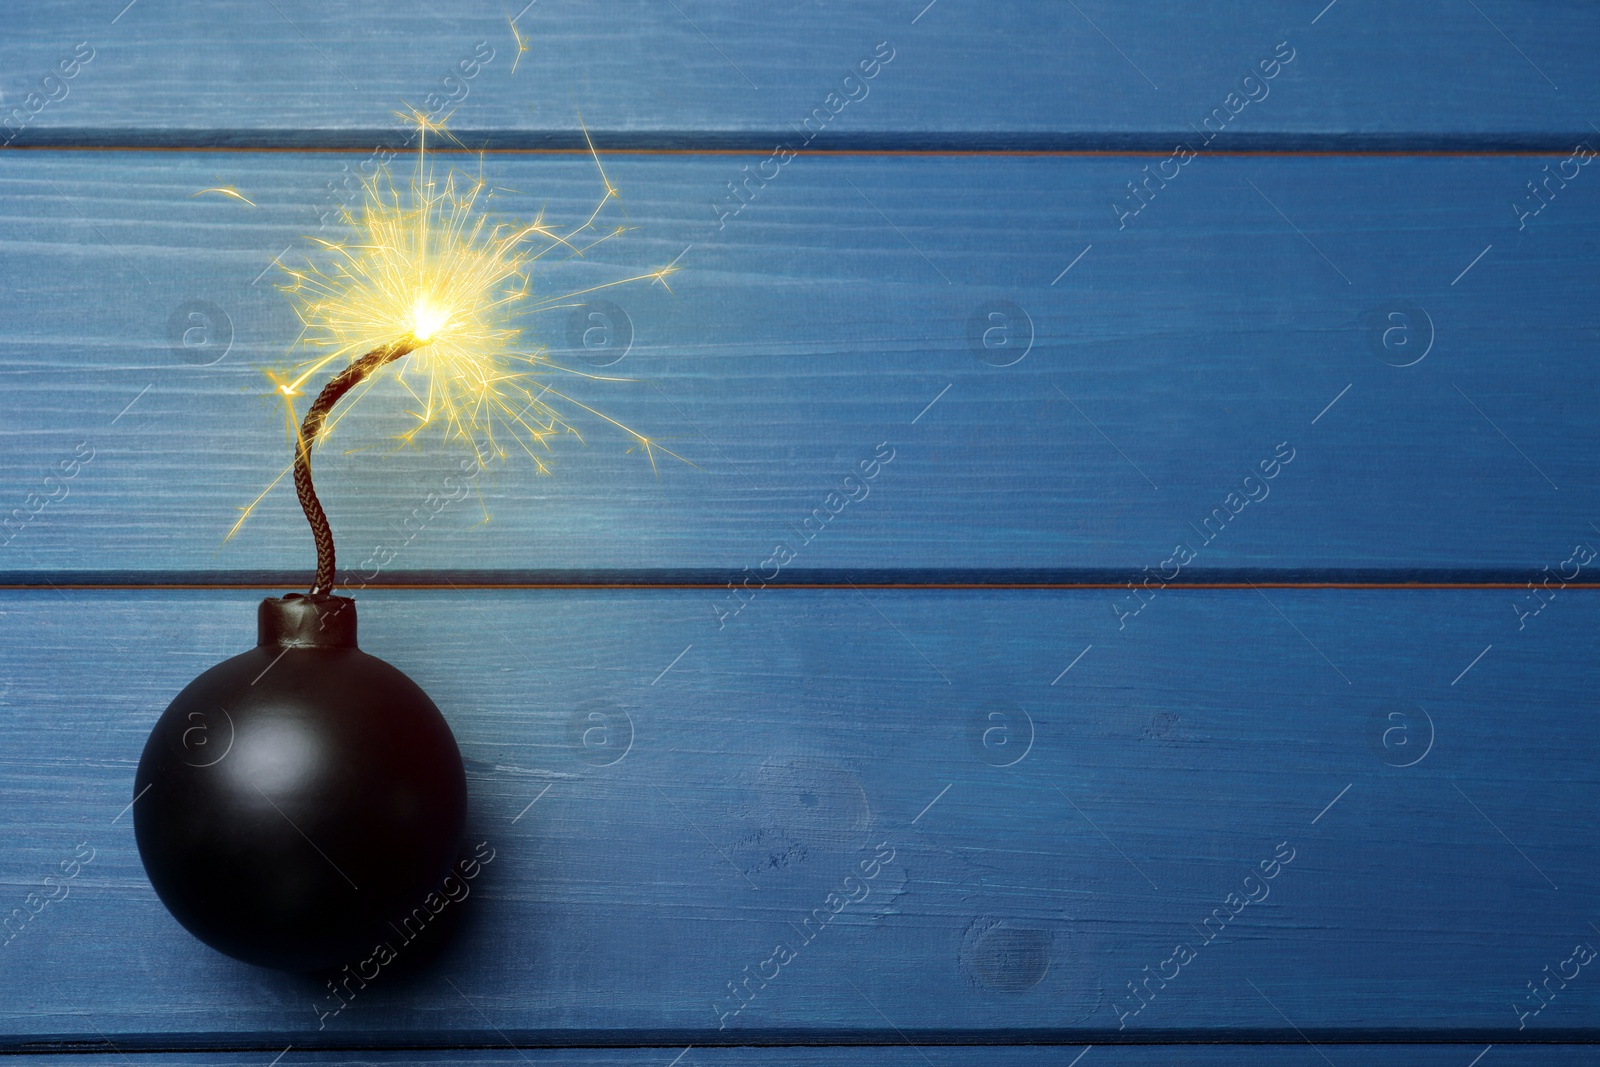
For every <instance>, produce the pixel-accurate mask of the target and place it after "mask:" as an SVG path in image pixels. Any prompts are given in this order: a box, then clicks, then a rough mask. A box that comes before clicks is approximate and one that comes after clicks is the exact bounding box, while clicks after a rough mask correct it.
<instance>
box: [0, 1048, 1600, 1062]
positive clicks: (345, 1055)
mask: <svg viewBox="0 0 1600 1067" xmlns="http://www.w3.org/2000/svg"><path fill="white" fill-rule="evenodd" d="M1086 1049H1087V1050H1088V1051H1086ZM264 1051H266V1053H267V1055H269V1056H270V1050H264ZM1091 1053H1092V1055H1093V1056H1094V1058H1093V1059H1092V1060H1091V1059H1089V1058H1088V1057H1089V1055H1090V1054H1091ZM1484 1053H1485V1048H1484V1046H1482V1045H1373V1044H1353V1045H1339V1046H1326V1045H1325V1046H1322V1047H1320V1048H1313V1047H1312V1046H1311V1045H1310V1044H1306V1043H1301V1044H1299V1045H1133V1046H1128V1045H1123V1046H1117V1045H1094V1046H1084V1045H1068V1046H1057V1045H1030V1046H1022V1047H1015V1046H1005V1045H986V1046H984V1047H983V1048H982V1049H981V1050H980V1049H974V1048H972V1047H970V1046H956V1047H951V1046H936V1045H917V1046H914V1047H906V1046H904V1045H902V1046H900V1047H898V1048H896V1047H893V1046H853V1047H847V1048H805V1047H796V1046H788V1047H785V1048H715V1047H711V1048H706V1047H698V1046H697V1047H693V1048H689V1049H687V1050H686V1051H685V1050H682V1049H671V1048H640V1049H541V1048H519V1049H515V1050H512V1049H509V1048H507V1049H497V1050H474V1049H450V1050H449V1051H446V1052H425V1051H412V1050H405V1051H394V1050H383V1051H378V1050H367V1049H363V1050H360V1051H358V1052H321V1051H315V1052H302V1051H301V1050H299V1049H298V1048H290V1049H288V1050H286V1054H285V1058H284V1060H283V1061H281V1062H284V1063H286V1064H290V1065H294V1064H305V1063H312V1064H316V1065H317V1067H343V1065H346V1064H349V1065H352V1067H354V1065H357V1064H361V1065H365V1064H374V1063H376V1064H383V1065H385V1067H413V1065H414V1067H432V1065H434V1064H454V1063H464V1064H470V1065H472V1067H502V1065H517V1064H523V1063H533V1064H539V1065H540V1067H545V1065H550V1067H556V1065H566V1064H570V1065H573V1067H635V1065H640V1064H652V1065H655V1067H662V1065H665V1067H724V1065H726V1067H767V1065H769V1064H783V1065H786V1067H787V1065H794V1067H835V1065H838V1064H856V1063H865V1064H872V1065H874V1067H878V1065H882V1067H921V1065H926V1064H935V1065H940V1067H942V1065H944V1064H951V1065H956V1064H964V1063H971V1062H972V1061H973V1060H974V1058H976V1057H982V1059H983V1062H984V1063H991V1064H995V1065H997V1067H1012V1065H1023V1064H1026V1065H1030V1067H1031V1065H1033V1064H1051V1065H1057V1067H1059V1065H1063V1064H1064V1065H1066V1067H1072V1065H1073V1063H1074V1057H1075V1056H1079V1057H1082V1059H1080V1060H1078V1061H1077V1062H1079V1063H1082V1065H1083V1067H1090V1064H1095V1065H1097V1067H1103V1065H1105V1064H1112V1065H1115V1067H1135V1065H1137V1067H1144V1065H1156V1064H1160V1065H1161V1067H1173V1065H1177V1067H1201V1065H1209V1064H1219V1065H1220V1064H1241V1063H1242V1064H1257V1063H1262V1064H1275V1065H1277V1064H1287V1065H1289V1067H1301V1065H1304V1067H1318V1065H1325V1064H1326V1063H1327V1062H1328V1060H1327V1059H1324V1058H1323V1057H1324V1056H1331V1057H1339V1058H1343V1059H1349V1060H1351V1061H1352V1062H1360V1063H1367V1064H1378V1065H1388V1064H1396V1065H1401V1064H1404V1065H1412V1064H1415V1065H1418V1067H1462V1065H1463V1064H1468V1065H1470V1064H1471V1063H1472V1059H1473V1057H1474V1056H1476V1055H1480V1054H1484ZM675 1054H681V1055H682V1059H679V1060H677V1061H673V1059H672V1057H673V1056H674V1055H675ZM1508 1054H1510V1055H1515V1056H1516V1057H1517V1060H1516V1062H1518V1063H1525V1064H1531V1065H1533V1067H1546V1065H1552V1067H1553V1065H1567V1064H1587V1063H1592V1062H1593V1059H1594V1055H1595V1047H1594V1046H1592V1045H1522V1046H1518V1047H1517V1048H1515V1049H1507V1048H1505V1047H1504V1046H1501V1051H1500V1052H1499V1053H1497V1054H1495V1055H1497V1056H1499V1057H1500V1058H1501V1060H1502V1062H1503V1061H1504V1058H1505V1057H1506V1056H1507V1055H1508ZM121 1059H122V1060H123V1061H125V1062H131V1063H133V1064H134V1065H135V1067H260V1065H261V1064H262V1063H263V1062H265V1060H264V1059H263V1052H256V1051H252V1052H154V1053H141V1052H132V1053H125V1054H124V1055H123V1057H121ZM11 1062H13V1063H17V1064H21V1065H24V1067H31V1065H34V1064H39V1065H44V1064H59V1065H61V1067H80V1065H83V1064H99V1063H103V1062H105V1054H104V1053H98V1054H79V1055H72V1054H66V1055H63V1054H60V1053H52V1054H49V1055H39V1056H27V1055H23V1056H17V1057H13V1058H12V1059H11ZM1334 1062H1339V1060H1338V1059H1335V1060H1334ZM1479 1062H1480V1063H1483V1064H1484V1065H1485V1067H1488V1065H1489V1064H1491V1063H1493V1060H1490V1059H1488V1057H1487V1055H1485V1058H1484V1059H1483V1060H1480V1061H1479Z"/></svg>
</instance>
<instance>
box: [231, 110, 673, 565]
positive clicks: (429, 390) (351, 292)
mask: <svg viewBox="0 0 1600 1067" xmlns="http://www.w3.org/2000/svg"><path fill="white" fill-rule="evenodd" d="M397 114H399V117H401V118H403V119H405V120H407V121H409V122H411V123H412V124H414V125H415V126H416V128H417V142H418V143H417V160H416V168H415V171H414V173H413V175H412V177H411V181H410V183H409V186H408V187H406V188H404V189H397V188H396V186H395V183H394V179H393V177H392V175H391V174H389V173H388V171H387V170H380V172H379V173H378V174H376V175H375V176H373V177H372V178H370V179H368V180H366V181H365V183H364V195H363V196H362V199H361V202H360V204H359V206H357V207H356V208H355V209H353V210H347V211H346V212H345V213H344V221H345V223H346V224H347V225H348V226H349V227H350V228H351V229H352V231H353V232H352V233H351V235H350V236H349V237H347V238H345V239H344V240H340V241H329V240H324V239H322V238H318V237H310V238H308V239H309V240H310V241H311V242H312V243H313V245H314V246H315V248H314V249H313V250H312V254H311V255H310V256H308V259H307V262H306V264H305V265H304V266H300V267H294V266H285V267H284V268H283V269H284V271H285V272H286V273H287V274H288V276H289V281H288V283H287V284H284V285H281V286H280V287H279V288H281V289H282V290H283V291H285V292H287V293H289V294H290V296H291V297H292V298H293V300H294V302H295V305H296V311H297V312H298V314H299V317H300V320H301V322H302V324H303V327H304V329H303V330H302V332H301V337H300V340H299V342H297V344H300V345H303V346H304V347H306V348H308V349H310V350H311V352H312V354H311V355H310V356H309V357H308V358H306V359H303V360H301V361H300V362H298V363H297V364H295V365H294V366H292V367H290V368H288V369H286V370H282V371H269V372H268V374H267V378H268V381H269V382H271V385H272V393H273V395H274V396H275V397H276V398H277V399H278V400H279V401H281V403H282V404H283V408H284V419H285V427H286V432H287V433H288V435H289V439H290V441H291V442H293V441H294V439H295V435H296V434H297V433H298V432H299V422H298V419H297V417H296V412H295V400H296V398H299V397H301V396H304V395H306V394H307V393H313V394H314V392H315V390H316V389H318V388H320V387H321V376H322V375H323V372H324V371H325V370H330V369H331V370H333V371H337V370H339V369H342V368H343V367H344V366H345V365H347V364H348V363H350V362H351V361H353V360H355V359H357V358H359V357H360V356H362V355H363V354H365V353H367V352H370V351H372V350H373V349H376V348H379V347H381V346H385V345H392V344H395V343H397V342H405V343H409V344H410V345H412V346H414V347H413V348H412V350H411V351H410V353H409V354H408V355H406V356H404V357H401V358H400V359H398V360H397V361H396V362H394V363H391V364H389V365H388V366H387V367H385V368H384V369H382V370H380V371H378V372H377V373H376V374H374V375H373V376H372V377H371V378H369V379H367V380H365V381H363V382H361V383H360V384H359V385H358V386H357V387H356V388H355V389H353V390H352V391H351V393H350V394H349V396H348V397H346V399H345V400H344V401H343V402H341V404H340V406H339V407H338V408H337V409H336V410H335V411H334V412H333V414H332V416H331V417H330V418H329V420H328V424H327V426H326V428H325V430H324V433H325V434H326V433H327V432H329V431H331V430H332V429H333V428H334V427H335V426H336V425H337V424H338V422H339V421H340V420H341V419H342V418H343V417H344V416H345V415H347V414H349V413H350V411H351V410H352V409H353V408H355V407H357V406H358V405H359V404H360V403H361V401H362V400H363V398H364V397H366V396H367V395H368V394H369V393H370V392H371V391H372V389H374V388H380V389H391V390H392V389H399V390H400V391H401V395H402V398H403V400H404V401H405V402H406V403H407V411H408V413H409V414H410V415H411V416H412V417H413V418H414V422H413V424H412V426H411V427H410V428H409V429H408V430H407V431H406V432H405V433H403V434H402V435H401V440H402V442H405V443H411V442H412V441H414V440H415V439H416V438H417V436H418V435H419V434H420V433H422V431H424V430H425V429H427V428H428V427H430V426H433V427H437V428H439V430H440V431H441V432H442V436H443V437H444V438H445V439H446V440H448V441H454V442H458V443H460V444H462V445H464V446H465V447H466V448H467V449H468V450H469V451H470V452H471V453H472V455H473V457H474V458H475V460H476V461H477V462H478V463H479V464H480V465H484V464H486V463H488V462H489V461H490V460H492V459H505V458H506V457H507V455H508V453H509V452H510V450H511V449H512V448H514V447H520V448H521V449H522V451H524V452H525V453H526V454H527V455H529V456H530V457H532V459H533V461H534V464H535V466H536V467H537V468H538V470H539V472H540V473H549V468H548V467H547V465H546V463H545V460H544V457H543V456H542V455H541V453H542V452H544V451H547V450H548V446H549V442H550V439H551V438H553V437H554V436H556V435H558V434H562V433H571V434H573V435H574V436H578V437H579V439H580V440H581V436H580V435H579V434H578V431H577V430H576V429H575V428H574V427H573V426H572V425H571V423H569V422H568V421H567V420H566V418H565V417H564V416H563V415H562V414H560V413H559V412H558V411H557V409H556V408H555V407H554V406H553V405H554V403H556V402H561V401H565V402H566V403H568V404H570V405H572V406H573V407H576V408H580V409H582V410H583V411H584V412H586V413H588V414H590V415H593V416H595V417H597V418H599V419H601V420H603V421H604V422H606V423H608V424H610V425H612V426H615V427H617V428H618V429H620V430H622V431H623V432H624V433H626V434H628V435H629V436H630V437H632V438H633V440H634V443H635V446H636V447H639V448H641V449H642V450H643V451H644V452H646V453H647V454H648V455H649V457H650V461H651V465H652V467H654V466H655V451H656V450H657V449H659V450H661V451H663V452H666V453H667V454H668V455H674V456H675V458H681V457H676V455H675V453H672V452H671V451H670V450H668V449H665V448H662V446H661V445H659V444H657V443H656V442H655V441H653V440H652V439H650V438H647V437H645V436H644V435H642V434H639V433H637V432H635V431H633V430H631V429H629V428H628V427H627V426H624V425H623V424H622V423H620V422H618V421H616V420H615V419H612V418H610V417H608V416H606V415H603V414H601V413H600V412H598V411H595V410H594V409H593V408H591V407H588V406H587V405H585V404H582V403H580V402H578V401H577V400H574V399H573V398H571V397H569V396H567V395H565V394H563V393H562V392H560V391H559V390H557V389H556V388H554V386H553V385H552V384H551V383H550V381H549V380H548V379H549V376H550V374H551V372H558V371H564V372H566V373H572V374H581V373H582V372H579V371H575V370H568V369H567V368H563V367H559V366H557V365H556V364H554V363H551V362H550V361H549V359H548V358H547V353H546V350H545V349H544V348H543V347H541V346H538V345H529V344H527V343H526V342H525V340H524V338H523V332H522V329H521V327H520V326H518V325H517V320H518V318H519V317H520V316H521V315H522V314H524V313H529V312H532V313H537V312H540V311H553V310H557V309H559V308H563V307H572V306H576V305H580V304H582V302H583V301H582V300H581V298H582V297H583V296H585V295H587V294H589V293H592V292H595V291H596V290H600V289H606V288H610V287H612V286H617V285H625V284H627V283H629V282H639V281H661V282H662V284H663V285H665V284H666V283H665V281H664V279H665V278H666V277H667V276H668V275H669V274H671V273H673V272H674V268H673V267H672V266H671V265H668V266H667V267H663V268H661V269H659V270H655V271H651V272H650V273H647V274H640V275H637V276H634V277H629V278H622V279H619V280H617V281H612V282H606V283H603V284H599V285H592V286H587V287H585V288H582V289H578V290H575V291H572V292H565V293H561V294H560V295H551V296H547V297H543V298H540V297H538V296H535V295H534V293H533V283H532V280H531V276H532V272H533V268H534V265H535V264H536V263H538V261H540V260H541V259H543V258H544V257H545V256H547V255H549V254H550V253H552V252H554V253H558V254H560V255H561V256H562V257H563V258H569V259H570V258H572V257H574V256H581V255H583V253H584V252H586V251H587V250H589V249H591V248H593V247H595V246H596V245H598V244H601V243H602V242H604V241H608V240H610V239H612V238H613V237H616V236H618V235H620V234H622V233H624V232H626V228H625V227H622V226H617V227H614V228H610V229H606V230H604V231H602V230H601V229H600V228H599V227H598V225H597V222H598V219H599V217H600V215H601V212H602V210H603V209H604V208H605V206H606V205H607V204H608V203H609V202H610V201H612V200H613V199H616V198H617V197H618V195H619V194H618V192H617V189H616V187H615V186H613V185H612V184H611V182H610V180H609V178H607V177H606V174H605V170H604V168H603V167H601V166H600V159H599V156H598V154H596V153H593V145H592V144H591V146H590V149H591V154H592V155H593V158H594V162H595V166H596V168H597V170H599V173H600V179H601V183H602V185H603V187H604V190H605V192H604V194H603V195H602V197H601V199H600V202H599V204H597V205H596V206H595V209H594V210H593V211H592V212H590V213H589V215H588V217H587V218H586V219H584V220H583V221H582V222H581V223H579V224H578V225H576V226H574V227H572V228H570V229H564V228H560V227H556V226H554V225H553V224H551V223H548V222H546V221H545V218H544V213H543V212H542V211H541V212H540V213H539V214H538V215H537V216H536V217H535V218H534V219H533V220H532V221H531V222H522V223H510V222H500V223H496V222H492V221H491V219H490V217H489V214H488V212H487V210H486V208H485V206H484V205H485V202H486V201H487V200H488V199H489V192H490V190H489V186H488V184H487V182H486V181H485V180H484V178H483V177H482V176H481V162H480V174H479V176H477V177H469V176H467V175H463V174H462V173H460V172H458V171H455V170H451V171H450V172H449V173H448V174H446V175H445V176H444V177H443V178H440V177H439V176H437V175H436V174H435V173H434V169H433V166H432V163H431V161H430V160H429V158H428V156H427V152H426V140H427V135H428V133H429V132H430V131H431V132H433V133H435V134H442V135H444V136H447V137H448V136H449V133H448V131H447V130H446V129H445V127H444V119H440V118H436V117H430V116H428V115H426V114H424V113H422V112H420V111H418V110H417V109H415V108H411V109H409V110H408V111H407V112H406V113H397ZM446 118H448V116H446ZM585 136H587V130H586V131H585ZM582 376H584V377H601V376H598V375H586V374H585V375H582ZM313 379H317V381H316V382H315V383H313ZM612 380H615V379H612ZM535 446H541V447H540V451H539V452H536V451H535ZM287 471H288V468H287V467H286V468H285V471H284V473H285V474H286V473H287ZM283 477H284V474H279V476H278V477H277V478H276V479H274V481H273V485H276V484H277V483H278V482H280V481H282V480H283ZM271 488H272V486H268V490H270V489H271ZM265 496H266V492H265V491H264V492H263V493H262V494H261V496H258V497H257V498H256V499H255V500H254V501H252V502H251V503H250V504H249V505H248V506H247V507H244V508H241V509H240V511H241V514H240V516H239V520H238V522H237V523H235V524H234V527H233V529H232V530H230V531H229V533H228V538H231V537H232V536H233V535H234V534H235V533H237V532H238V530H239V529H240V528H241V527H242V526H243V525H244V523H245V521H246V519H248V518H249V516H250V514H251V513H252V512H253V511H254V510H255V508H256V506H257V505H258V504H260V503H261V501H262V499H264V498H265ZM224 540H227V538H224Z"/></svg>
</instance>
